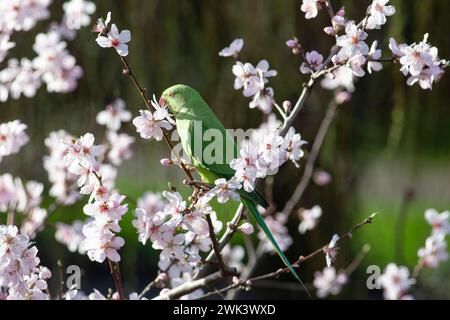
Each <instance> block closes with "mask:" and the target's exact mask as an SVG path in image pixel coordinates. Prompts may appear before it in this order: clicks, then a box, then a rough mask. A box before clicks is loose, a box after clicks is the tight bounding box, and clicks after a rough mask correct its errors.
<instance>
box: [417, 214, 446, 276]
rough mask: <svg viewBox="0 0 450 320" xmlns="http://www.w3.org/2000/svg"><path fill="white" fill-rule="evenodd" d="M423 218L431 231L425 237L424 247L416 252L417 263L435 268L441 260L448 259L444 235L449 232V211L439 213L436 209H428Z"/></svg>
mask: <svg viewBox="0 0 450 320" xmlns="http://www.w3.org/2000/svg"><path fill="white" fill-rule="evenodd" d="M425 219H426V221H427V222H428V223H429V224H430V225H431V227H432V233H431V235H430V236H429V237H428V238H427V239H426V241H425V247H424V248H420V249H419V251H418V253H417V254H418V256H419V259H420V262H419V264H420V265H421V266H423V267H425V268H437V267H438V266H439V264H440V263H441V262H444V261H447V260H448V252H447V241H446V240H445V237H446V236H447V235H449V234H450V212H449V211H444V212H442V213H439V212H438V211H437V210H436V209H428V210H426V211H425Z"/></svg>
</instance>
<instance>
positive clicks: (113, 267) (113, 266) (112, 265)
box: [108, 259, 125, 300]
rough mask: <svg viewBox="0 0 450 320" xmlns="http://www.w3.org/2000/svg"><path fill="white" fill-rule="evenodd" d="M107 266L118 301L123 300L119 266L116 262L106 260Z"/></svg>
mask: <svg viewBox="0 0 450 320" xmlns="http://www.w3.org/2000/svg"><path fill="white" fill-rule="evenodd" d="M108 265H109V270H110V271H111V274H112V276H113V279H114V284H115V285H116V289H117V292H118V294H119V299H120V300H124V299H125V295H124V292H123V287H122V281H121V276H120V269H119V264H118V263H117V262H114V261H111V260H110V259H108Z"/></svg>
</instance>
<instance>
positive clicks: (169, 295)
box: [154, 213, 376, 300]
mask: <svg viewBox="0 0 450 320" xmlns="http://www.w3.org/2000/svg"><path fill="white" fill-rule="evenodd" d="M375 216H376V213H373V214H371V215H370V216H369V217H368V218H366V219H365V220H364V221H362V222H360V223H358V224H357V225H355V226H354V227H353V228H352V229H351V230H350V231H348V232H346V233H344V234H343V235H342V236H341V237H340V238H339V240H338V241H337V242H340V241H342V240H345V239H349V238H351V236H352V234H353V233H354V232H355V231H357V230H358V229H360V228H361V227H363V226H364V225H366V224H370V223H372V220H373V218H374V217H375ZM327 246H328V243H327V244H325V245H324V246H322V247H321V248H319V249H317V250H316V251H314V252H312V253H310V254H309V255H307V256H300V257H299V258H298V259H297V261H296V262H294V263H293V264H292V266H293V267H294V268H299V266H300V265H301V264H303V263H305V262H306V261H308V260H310V259H312V258H313V257H315V256H317V255H319V254H320V253H322V252H323V250H324V249H326V248H327ZM288 272H289V268H287V267H286V268H280V269H278V270H277V271H274V272H271V273H268V274H265V275H261V276H257V277H253V278H247V279H246V280H240V281H239V282H237V283H235V284H232V285H230V286H228V287H226V288H228V289H227V290H225V291H229V290H231V289H235V288H238V287H239V286H242V285H245V283H246V282H247V281H248V280H250V281H258V280H264V279H269V278H274V277H275V278H276V277H278V276H280V275H281V274H283V273H288ZM223 279H224V276H223V275H222V273H221V272H216V273H213V274H211V275H209V276H206V277H204V278H201V279H198V280H194V281H192V282H187V283H185V284H182V285H181V286H179V287H176V288H175V289H172V290H169V291H168V292H166V293H165V294H164V295H162V296H158V297H156V298H154V300H167V299H176V298H179V297H182V296H184V295H186V294H188V293H191V292H193V291H195V290H197V289H200V288H205V287H207V286H209V285H211V284H214V283H216V282H218V281H220V280H223ZM216 291H217V290H216ZM216 291H214V292H216ZM218 291H219V292H225V291H221V290H218ZM211 295H212V294H211Z"/></svg>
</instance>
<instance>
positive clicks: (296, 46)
mask: <svg viewBox="0 0 450 320" xmlns="http://www.w3.org/2000/svg"><path fill="white" fill-rule="evenodd" d="M286 45H287V46H288V47H289V48H291V49H292V53H293V54H299V53H300V51H301V49H302V46H301V44H300V43H299V42H298V39H297V38H295V37H294V38H293V39H290V40H288V41H286Z"/></svg>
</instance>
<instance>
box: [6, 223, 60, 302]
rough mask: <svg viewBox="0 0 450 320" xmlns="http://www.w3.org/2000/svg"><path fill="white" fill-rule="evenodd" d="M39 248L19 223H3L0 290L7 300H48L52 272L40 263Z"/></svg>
mask: <svg viewBox="0 0 450 320" xmlns="http://www.w3.org/2000/svg"><path fill="white" fill-rule="evenodd" d="M37 253H38V250H37V248H36V247H35V246H32V244H31V243H30V239H29V237H28V236H27V235H25V234H21V233H20V232H19V230H18V228H17V227H16V226H12V225H8V226H5V225H0V293H1V295H2V296H3V295H5V296H6V299H7V300H47V299H49V295H48V292H47V279H49V278H50V277H51V272H50V270H49V269H47V268H46V267H43V266H40V260H39V258H38V256H37Z"/></svg>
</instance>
